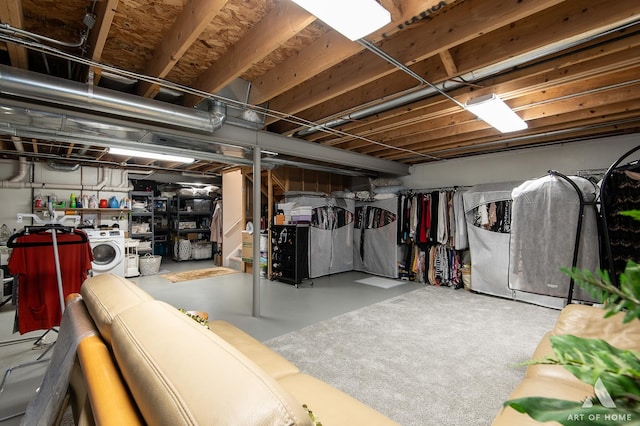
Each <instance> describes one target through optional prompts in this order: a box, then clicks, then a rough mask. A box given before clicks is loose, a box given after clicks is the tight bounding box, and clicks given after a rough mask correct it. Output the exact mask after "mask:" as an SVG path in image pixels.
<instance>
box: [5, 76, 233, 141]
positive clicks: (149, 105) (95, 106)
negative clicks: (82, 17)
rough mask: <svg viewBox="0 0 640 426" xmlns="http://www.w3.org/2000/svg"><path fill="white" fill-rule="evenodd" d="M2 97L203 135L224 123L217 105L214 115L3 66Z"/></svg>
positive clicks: (214, 106) (220, 107) (220, 109)
mask: <svg viewBox="0 0 640 426" xmlns="http://www.w3.org/2000/svg"><path fill="white" fill-rule="evenodd" d="M0 93H4V94H8V95H13V96H17V97H20V98H27V99H29V100H40V101H44V102H49V103H53V104H59V105H60V104H62V105H66V106H69V107H73V108H79V109H81V110H87V109H89V110H92V111H97V112H102V113H105V114H112V115H117V116H121V117H127V118H129V119H134V120H141V121H149V122H153V123H158V124H162V125H165V126H167V125H168V126H172V127H181V128H186V129H189V130H196V131H199V132H202V133H213V132H214V131H215V130H217V129H219V128H220V127H221V126H222V124H224V119H225V114H224V112H222V111H224V110H223V108H222V106H221V105H218V104H217V103H214V105H213V106H212V109H213V110H212V112H207V111H201V110H197V109H194V108H186V107H182V106H177V105H172V104H168V103H166V102H160V101H156V100H153V99H147V98H143V97H140V96H136V95H130V94H127V93H121V92H117V91H114V90H109V89H104V88H102V87H97V86H93V85H90V84H83V83H78V82H76V81H71V80H65V79H62V78H58V77H52V76H48V75H44V74H38V73H34V72H31V71H26V70H22V69H18V68H12V67H9V66H6V65H0Z"/></svg>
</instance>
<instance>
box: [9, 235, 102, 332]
mask: <svg viewBox="0 0 640 426" xmlns="http://www.w3.org/2000/svg"><path fill="white" fill-rule="evenodd" d="M52 232H55V233H56V246H57V251H58V259H59V265H56V259H55V253H54V248H55V247H54V243H53V238H52ZM7 245H8V246H9V247H12V248H13V252H12V253H11V258H10V259H9V265H8V266H9V270H10V271H11V273H12V274H14V275H17V277H18V308H17V310H16V316H17V330H14V331H19V332H20V334H24V333H27V332H29V331H33V330H46V329H49V328H52V327H54V326H57V325H60V320H61V318H62V309H61V307H60V303H59V300H60V297H63V298H64V297H66V296H67V295H69V294H70V293H79V292H80V286H81V285H82V283H83V282H84V280H85V279H86V278H87V275H88V271H89V270H90V269H91V261H92V260H93V253H92V250H91V245H90V244H89V240H88V238H87V235H86V233H84V231H81V230H76V229H73V228H69V227H61V226H59V225H44V226H30V227H25V228H24V229H23V230H22V231H21V232H19V233H17V234H14V235H12V236H11V238H10V239H9V241H8V243H7ZM57 266H59V272H60V275H61V278H62V287H63V293H64V294H63V295H60V294H59V290H58V286H57V276H56V275H57Z"/></svg>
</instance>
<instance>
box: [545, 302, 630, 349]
mask: <svg viewBox="0 0 640 426" xmlns="http://www.w3.org/2000/svg"><path fill="white" fill-rule="evenodd" d="M605 313H606V311H605V310H604V309H601V308H596V307H593V306H587V305H568V306H567V307H565V308H564V309H563V310H562V312H560V315H559V316H558V321H557V322H556V325H555V326H554V327H553V330H552V331H551V333H552V334H554V335H561V334H572V335H574V336H578V337H583V338H587V339H602V340H605V341H606V342H608V343H609V344H611V345H612V346H615V347H617V348H620V349H629V350H634V351H640V321H638V320H637V319H635V320H633V321H631V322H629V323H626V324H625V323H624V322H623V319H624V314H623V313H617V314H615V315H613V316H611V317H609V318H605V317H604V315H605Z"/></svg>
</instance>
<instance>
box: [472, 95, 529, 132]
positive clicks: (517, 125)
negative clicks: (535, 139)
mask: <svg viewBox="0 0 640 426" xmlns="http://www.w3.org/2000/svg"><path fill="white" fill-rule="evenodd" d="M464 106H465V108H466V109H467V110H469V111H471V112H472V113H474V114H475V115H477V116H478V117H479V118H481V119H482V120H484V121H486V122H487V123H489V124H491V125H492V126H493V127H495V128H496V129H498V130H499V131H501V132H502V133H508V132H515V131H517V130H523V129H526V128H527V123H525V122H524V120H523V119H521V118H520V117H518V115H517V114H516V113H515V112H513V110H512V109H511V108H509V107H508V106H507V104H505V103H504V102H503V101H502V99H500V98H499V97H498V96H497V95H495V94H493V93H492V94H490V95H485V96H480V97H479V98H475V99H470V100H468V101H467V103H466V104H465V105H464Z"/></svg>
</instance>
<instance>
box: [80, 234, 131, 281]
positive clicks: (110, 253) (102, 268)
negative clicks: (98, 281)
mask: <svg viewBox="0 0 640 426" xmlns="http://www.w3.org/2000/svg"><path fill="white" fill-rule="evenodd" d="M84 231H85V232H86V233H87V237H89V244H90V245H91V250H92V251H93V258H94V259H93V261H92V262H91V269H92V271H93V275H98V274H104V273H107V272H110V273H113V274H116V275H119V276H121V277H124V276H125V258H126V256H125V246H124V231H121V230H120V229H85V230H84Z"/></svg>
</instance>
